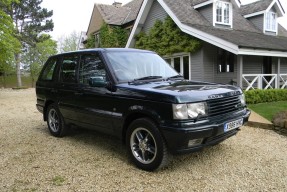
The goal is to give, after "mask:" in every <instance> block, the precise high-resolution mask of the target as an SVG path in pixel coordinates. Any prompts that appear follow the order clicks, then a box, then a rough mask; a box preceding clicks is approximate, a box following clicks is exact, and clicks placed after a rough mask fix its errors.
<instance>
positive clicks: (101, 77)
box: [79, 54, 106, 85]
mask: <svg viewBox="0 0 287 192" xmlns="http://www.w3.org/2000/svg"><path fill="white" fill-rule="evenodd" d="M79 80H80V83H83V84H86V85H90V84H91V80H94V81H102V82H106V71H105V67H104V64H103V62H102V60H101V59H100V57H99V56H98V54H86V55H83V56H82V57H81V62H80V69H79Z"/></svg>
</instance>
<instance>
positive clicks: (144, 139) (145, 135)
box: [126, 118, 167, 171]
mask: <svg viewBox="0 0 287 192" xmlns="http://www.w3.org/2000/svg"><path fill="white" fill-rule="evenodd" d="M126 139H127V141H126V143H127V150H128V153H129V155H130V158H131V160H132V161H133V163H134V164H135V165H136V166H137V167H139V168H140V169H143V170H146V171H153V170H156V169H160V168H162V167H164V166H165V165H166V163H167V148H166V145H165V142H164V140H163V138H162V136H161V134H160V132H159V130H158V128H157V126H156V125H155V123H154V122H153V121H151V120H150V119H147V118H142V119H137V120H135V121H134V122H132V123H131V125H130V126H129V128H128V131H127V137H126Z"/></svg>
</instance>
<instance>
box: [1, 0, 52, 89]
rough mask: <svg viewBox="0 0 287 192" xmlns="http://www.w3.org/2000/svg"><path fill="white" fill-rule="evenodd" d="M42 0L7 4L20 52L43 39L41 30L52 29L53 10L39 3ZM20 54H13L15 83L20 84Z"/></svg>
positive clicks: (20, 0) (27, 0)
mask: <svg viewBox="0 0 287 192" xmlns="http://www.w3.org/2000/svg"><path fill="white" fill-rule="evenodd" d="M42 1H43V0H18V2H12V3H11V5H10V6H7V7H6V9H5V11H6V12H7V14H8V15H10V17H11V18H12V20H13V22H14V25H15V27H16V38H17V39H18V40H19V41H20V42H21V45H22V53H23V52H25V51H27V49H28V47H29V46H35V45H36V44H37V43H38V42H41V41H44V40H45V39H42V38H39V36H40V35H39V34H41V33H42V32H49V31H52V30H53V28H54V23H53V21H52V19H49V18H50V17H51V16H52V15H53V11H48V10H47V9H46V8H42V7H41V6H40V5H41V3H42ZM20 56H21V54H20V53H16V54H15V61H16V72H17V84H18V86H19V87H21V86H22V81H21V68H20V64H21V57H20Z"/></svg>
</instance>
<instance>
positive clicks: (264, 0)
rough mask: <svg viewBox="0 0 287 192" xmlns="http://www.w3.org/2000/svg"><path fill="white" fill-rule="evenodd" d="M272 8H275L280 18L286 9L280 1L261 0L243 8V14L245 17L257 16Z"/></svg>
mask: <svg viewBox="0 0 287 192" xmlns="http://www.w3.org/2000/svg"><path fill="white" fill-rule="evenodd" d="M272 7H275V9H276V11H277V13H278V14H279V16H283V14H284V9H283V7H282V5H281V3H280V1H279V0H259V1H256V2H253V3H249V4H246V5H243V6H241V13H242V15H244V16H245V17H248V16H255V15H258V14H263V13H264V12H268V11H269V10H270V9H271V8H272Z"/></svg>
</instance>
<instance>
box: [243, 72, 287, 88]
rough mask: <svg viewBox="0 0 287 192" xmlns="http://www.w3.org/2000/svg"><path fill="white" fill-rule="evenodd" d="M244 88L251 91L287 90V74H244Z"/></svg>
mask: <svg viewBox="0 0 287 192" xmlns="http://www.w3.org/2000/svg"><path fill="white" fill-rule="evenodd" d="M242 79H243V81H242V84H243V88H244V89H245V90H246V91H248V90H250V89H286V88H287V74H280V75H277V74H243V75H242Z"/></svg>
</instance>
